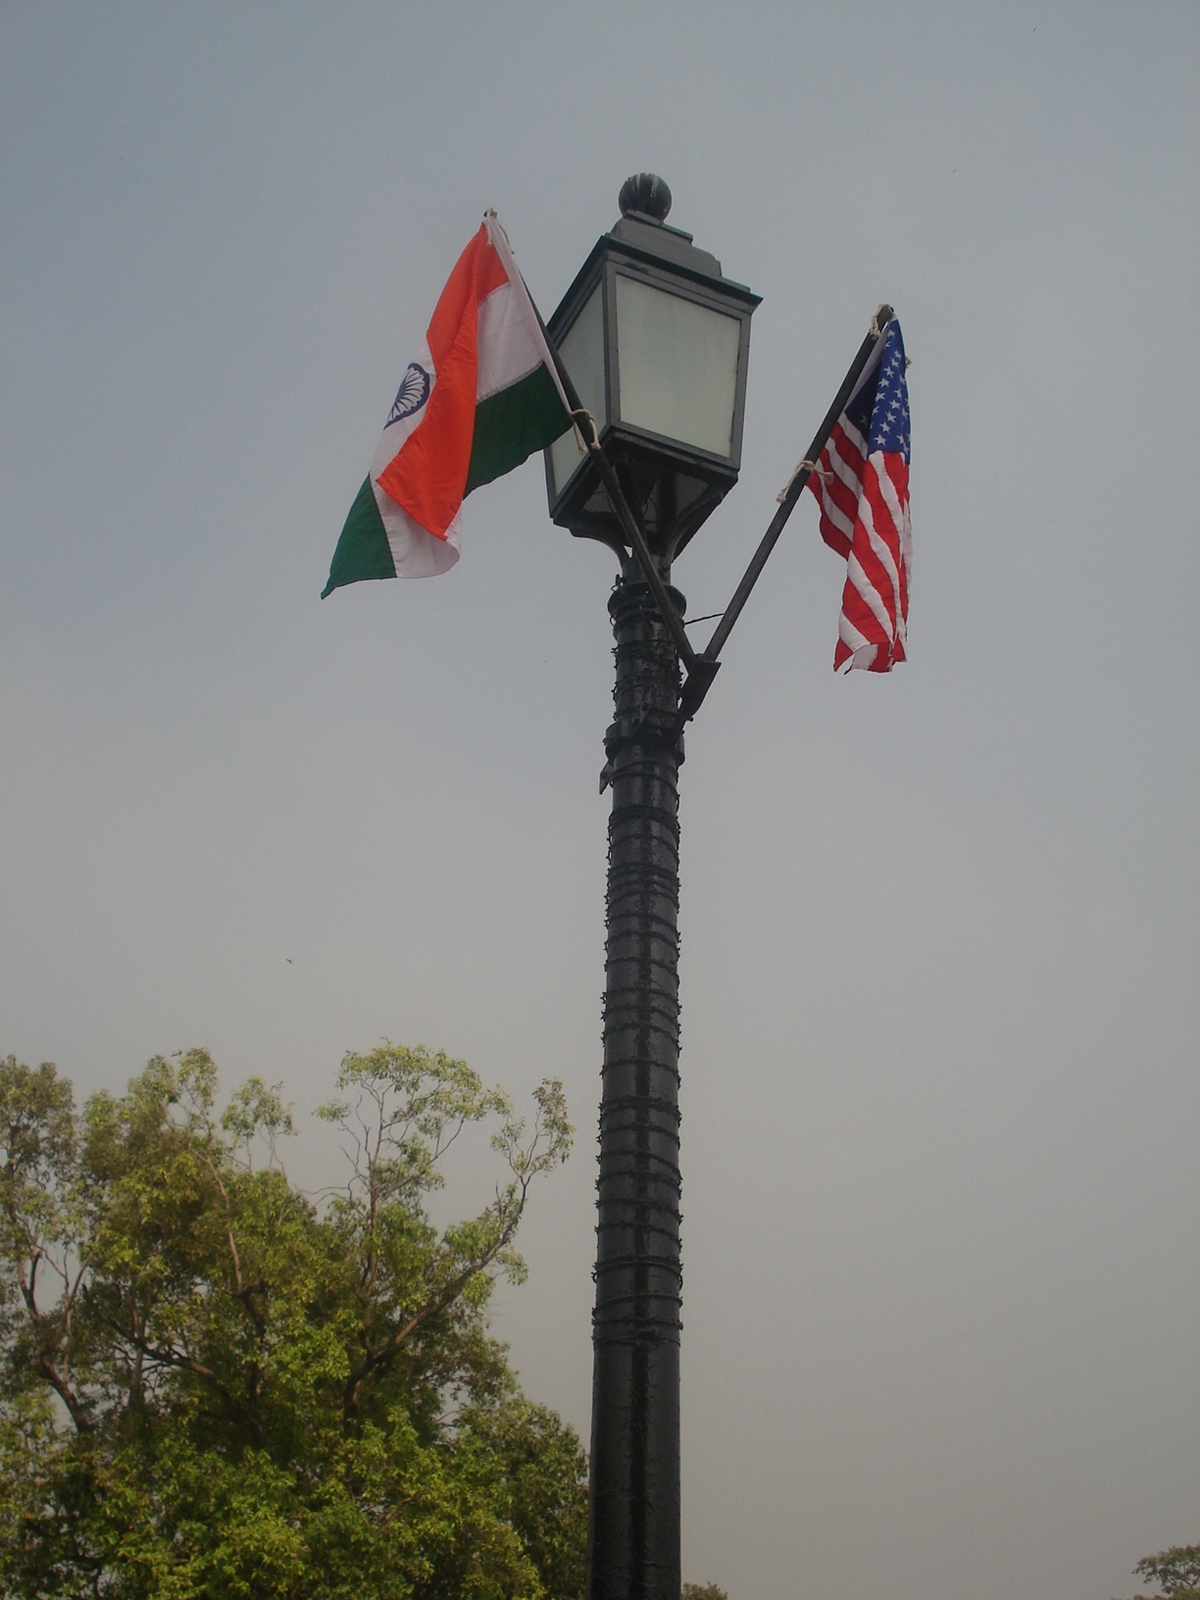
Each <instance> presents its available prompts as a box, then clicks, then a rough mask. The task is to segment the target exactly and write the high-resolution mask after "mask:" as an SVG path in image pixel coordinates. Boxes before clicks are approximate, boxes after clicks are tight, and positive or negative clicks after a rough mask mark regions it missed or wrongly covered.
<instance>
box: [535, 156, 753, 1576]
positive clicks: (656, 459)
mask: <svg viewBox="0 0 1200 1600" xmlns="http://www.w3.org/2000/svg"><path fill="white" fill-rule="evenodd" d="M670 203H671V197H670V192H669V191H668V189H667V186H666V184H664V183H663V182H662V180H661V179H660V178H656V177H654V176H652V175H651V174H647V173H643V174H641V175H640V176H638V177H637V178H631V179H629V180H628V182H627V183H626V184H625V185H624V186H623V188H622V190H621V196H620V207H621V213H622V215H621V220H620V221H619V222H618V223H617V224H616V226H615V227H614V228H613V229H612V231H611V232H610V233H607V234H605V235H604V236H603V237H602V238H601V239H600V240H599V241H598V242H597V244H596V246H595V248H594V249H593V250H592V252H591V254H590V255H589V257H588V259H587V261H586V262H585V263H584V265H583V267H582V268H581V269H580V271H579V274H578V275H577V277H576V279H575V282H574V283H573V284H572V285H571V288H570V289H569V290H568V291H567V294H566V296H565V297H564V299H563V301H562V303H561V304H560V305H559V307H558V309H557V310H556V311H555V313H554V315H553V317H551V319H550V322H549V324H548V333H549V336H550V341H551V344H552V345H553V346H554V347H555V348H556V350H557V351H558V354H559V357H560V360H561V364H562V367H563V368H564V369H565V375H567V376H569V378H570V379H571V380H573V387H574V389H575V390H576V392H577V397H578V399H579V401H580V402H581V405H582V407H583V408H584V409H586V411H587V412H588V413H590V418H591V419H593V421H594V437H596V438H598V440H599V443H600V445H601V446H602V447H603V456H600V455H599V454H598V453H587V452H581V451H580V449H579V447H578V444H577V442H576V438H575V435H574V433H568V434H566V435H564V436H563V437H562V438H561V439H559V440H558V441H556V443H555V444H553V445H552V446H551V447H550V448H549V449H548V450H547V451H546V482H547V492H548V496H549V501H550V514H551V516H552V518H553V519H554V521H555V522H556V523H557V524H559V525H560V526H562V527H565V528H568V529H569V530H570V531H571V532H572V533H573V534H576V535H578V536H580V537H586V538H595V539H600V540H602V541H604V542H605V543H606V544H608V545H610V546H611V547H612V548H613V550H614V551H615V552H616V554H617V556H618V559H619V561H620V564H621V565H620V573H619V576H618V578H617V580H616V584H615V586H614V589H613V593H612V597H611V599H610V600H609V612H610V614H611V617H612V622H613V632H614V634H615V637H616V688H615V691H614V720H613V722H612V724H611V726H610V727H609V728H608V730H607V732H606V734H605V740H604V747H605V755H606V758H607V760H606V765H605V768H604V773H603V775H602V778H601V788H602V789H603V788H604V787H606V786H608V785H611V787H612V792H613V793H612V815H611V819H610V822H609V835H608V838H609V844H608V895H607V938H606V943H605V992H604V1028H603V1034H604V1062H603V1087H602V1095H601V1106H600V1175H599V1180H598V1184H597V1190H598V1197H597V1208H598V1225H597V1230H596V1233H597V1249H596V1274H595V1279H596V1299H595V1310H594V1312H593V1319H592V1343H593V1370H592V1431H591V1479H590V1488H589V1519H588V1521H589V1532H588V1586H589V1600H678V1597H679V1592H680V1558H679V1335H680V1305H681V1286H682V1276H681V1270H680V1247H679V1220H680V1213H679V1198H680V1172H679V937H678V911H679V818H678V779H679V768H680V766H681V765H682V762H683V737H682V722H681V718H680V704H681V702H680V691H681V670H680V668H681V658H682V661H683V663H684V665H685V666H687V667H688V668H689V671H691V672H694V673H695V674H696V681H697V682H700V681H702V680H703V677H704V673H703V670H702V669H703V667H704V663H703V662H702V661H698V659H697V657H696V656H695V654H694V652H692V651H691V649H690V646H689V645H688V643H687V639H686V635H685V634H684V633H683V628H682V617H683V611H684V599H683V596H682V595H681V594H680V593H679V592H678V591H677V590H676V589H674V588H672V587H671V586H670V579H671V564H672V561H673V559H674V557H675V556H676V555H677V554H678V552H679V551H680V550H681V549H682V548H683V546H684V545H685V544H686V543H687V542H688V540H689V539H690V538H691V537H692V535H693V534H694V533H695V532H696V530H697V529H698V528H699V527H700V525H701V523H703V521H704V520H705V518H706V517H707V516H708V515H709V514H710V513H711V512H712V511H713V510H714V508H715V507H716V506H717V505H718V504H719V503H720V501H721V500H722V498H723V497H724V495H725V494H726V493H727V492H728V490H729V489H731V488H732V487H733V485H734V483H736V481H737V475H738V468H739V465H740V460H741V439H742V416H743V409H744V401H745V390H746V366H747V359H748V356H749V345H750V317H751V314H752V312H753V310H754V308H755V306H756V305H757V304H758V303H759V297H758V296H757V295H755V294H752V293H751V291H750V290H749V289H747V288H745V287H744V286H743V285H742V284H738V283H734V282H732V281H731V280H729V279H727V278H725V277H724V276H723V275H722V272H721V266H720V263H719V262H718V261H717V260H716V259H715V257H713V256H711V255H709V254H708V253H707V252H706V251H703V250H698V249H697V248H696V247H695V246H694V245H693V244H692V239H691V235H690V234H686V233H683V232H681V231H680V230H679V229H676V228H672V227H669V226H668V225H667V223H666V221H665V218H666V216H667V213H668V211H669V209H670ZM572 398H573V399H574V398H575V397H574V396H573V397H572ZM590 425H591V424H589V426H590ZM631 512H632V520H631V518H630V513H631ZM711 671H715V664H714V665H712V667H711ZM701 692H702V691H701Z"/></svg>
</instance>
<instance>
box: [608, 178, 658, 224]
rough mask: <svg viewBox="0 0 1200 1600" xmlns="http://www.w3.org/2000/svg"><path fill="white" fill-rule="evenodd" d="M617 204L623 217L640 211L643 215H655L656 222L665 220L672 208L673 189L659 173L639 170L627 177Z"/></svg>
mask: <svg viewBox="0 0 1200 1600" xmlns="http://www.w3.org/2000/svg"><path fill="white" fill-rule="evenodd" d="M617 204H618V205H619V206H620V208H621V215H622V216H623V217H627V216H628V215H629V213H630V212H631V211H640V212H641V214H642V216H644V217H653V218H654V220H655V222H665V221H666V217H667V212H668V211H670V209H671V191H670V189H668V188H667V186H666V184H665V183H664V182H663V180H662V179H661V178H660V177H659V176H658V174H657V173H654V172H639V173H636V174H635V175H634V176H633V177H632V178H626V179H625V182H624V183H623V184H622V185H621V193H620V195H619V196H618V198H617Z"/></svg>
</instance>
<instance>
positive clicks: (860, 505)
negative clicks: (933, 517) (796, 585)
mask: <svg viewBox="0 0 1200 1600" xmlns="http://www.w3.org/2000/svg"><path fill="white" fill-rule="evenodd" d="M907 364H908V363H907V362H906V361H905V358H904V340H903V338H902V337H901V334H900V324H899V323H898V322H897V321H896V320H895V319H894V318H893V319H892V321H891V322H889V323H888V325H887V330H886V332H885V333H884V335H883V336H882V337H881V338H880V340H879V342H878V343H877V344H876V346H875V349H874V352H873V353H872V357H871V360H870V361H868V363H867V365H866V368H865V369H864V371H863V375H862V377H861V378H860V379H859V380H858V384H857V386H856V387H855V389H854V392H853V393H852V394H851V396H850V399H849V401H848V403H847V405H846V409H845V411H843V412H842V414H841V416H840V417H839V418H838V420H837V424H836V426H835V427H834V430H833V432H832V434H831V435H830V436H829V443H828V444H827V445H826V446H825V448H824V450H822V452H821V458H820V460H819V461H818V462H817V466H816V471H815V472H814V473H813V475H812V476H811V477H810V478H809V480H808V487H809V488H810V489H811V490H812V491H813V493H814V494H815V495H816V497H817V500H818V502H819V503H820V506H821V537H822V538H823V539H824V541H825V543H826V544H827V545H828V546H829V547H830V549H832V550H836V551H837V553H838V555H840V556H842V557H844V559H845V562H846V587H845V588H844V590H843V591H842V614H841V618H840V619H839V622H838V642H837V649H836V650H835V651H834V654H833V670H834V671H835V672H837V671H839V670H840V669H841V668H842V667H845V668H846V670H847V672H849V671H851V670H852V669H853V668H854V667H863V668H865V669H866V670H867V671H868V672H890V671H891V670H892V667H893V666H894V665H895V664H896V662H897V661H903V660H904V659H905V653H904V643H905V634H906V629H907V624H908V585H909V579H910V577H911V575H912V524H911V523H910V521H909V515H908V462H909V453H910V452H909V419H908V382H907V380H906V379H905V376H904V369H905V367H906V366H907Z"/></svg>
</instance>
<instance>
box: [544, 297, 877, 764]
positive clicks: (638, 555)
mask: <svg viewBox="0 0 1200 1600" xmlns="http://www.w3.org/2000/svg"><path fill="white" fill-rule="evenodd" d="M535 313H536V308H535ZM895 314H896V313H895V312H894V311H893V309H892V307H891V306H890V305H888V304H887V303H886V302H885V303H884V304H883V305H881V306H880V307H879V308H878V310H877V311H876V312H875V315H874V316H873V317H872V318H871V328H870V332H869V333H868V334H867V336H866V338H865V339H864V340H863V342H862V344H861V345H860V346H859V348H858V353H857V355H856V356H855V357H854V360H853V361H852V362H851V363H850V368H849V370H848V372H847V373H846V376H845V377H844V378H843V379H842V384H841V387H840V388H839V390H838V392H837V394H836V395H835V396H834V399H833V403H832V404H831V405H830V407H829V410H828V411H827V412H826V413H825V418H824V421H823V422H822V423H821V426H820V427H819V428H818V429H817V432H816V434H815V436H814V438H813V441H812V443H811V444H810V445H809V447H808V449H807V450H806V451H805V453H804V455H803V457H802V458H801V460H800V464H799V466H798V467H797V468H796V470H795V471H794V472H793V473H792V476H791V477H790V478H789V480H788V482H787V485H786V487H785V488H784V490H783V492H782V493H781V494H780V495H779V497H778V498H779V509H778V510H777V511H776V513H775V515H774V516H773V517H772V518H771V522H770V526H769V527H768V528H767V531H766V533H764V534H763V536H762V539H761V540H760V541H759V545H758V549H757V550H755V552H754V554H753V555H752V556H751V557H750V563H749V565H748V566H747V568H746V570H745V572H744V573H743V574H742V580H741V582H740V583H739V584H738V586H737V588H736V589H735V590H734V593H733V598H732V599H731V600H730V602H729V604H728V605H727V606H726V607H725V610H724V611H723V612H722V613H721V614H720V618H721V620H720V621H719V622H718V623H717V625H716V627H715V628H714V629H713V634H712V638H711V639H710V640H709V641H708V643H707V645H705V647H704V649H703V650H701V651H697V650H695V649H694V648H693V646H692V642H691V640H690V639H689V638H688V636H687V633H686V631H685V628H684V622H683V618H682V617H681V616H680V615H679V612H678V611H677V610H676V609H675V607H674V606H673V605H672V604H671V600H670V596H669V595H668V593H667V586H666V584H665V583H664V582H663V579H662V574H661V573H660V572H659V570H658V567H657V566H656V565H655V561H654V557H653V555H651V553H650V547H649V545H648V544H647V543H646V536H645V534H644V533H643V532H642V529H641V526H640V525H639V523H638V520H637V518H636V517H635V516H634V514H633V511H632V509H631V507H630V505H629V502H628V500H627V499H626V498H625V491H624V490H623V489H622V487H621V483H620V480H619V479H618V477H617V474H616V472H615V471H614V469H613V465H612V463H611V462H610V461H609V459H608V457H607V456H606V455H605V453H604V446H603V445H602V444H601V443H600V434H599V429H598V428H597V427H596V419H595V418H594V417H593V416H592V414H591V412H590V411H588V410H587V408H586V407H585V406H584V405H583V403H582V401H581V400H580V398H579V394H578V392H577V390H576V388H575V385H574V384H573V383H572V382H571V375H570V373H569V372H568V371H567V369H566V367H565V366H564V365H563V362H562V359H561V357H560V355H559V353H558V351H557V350H556V349H555V347H554V346H553V344H551V343H550V341H549V338H548V337H547V340H546V343H547V348H548V349H549V351H550V353H551V355H552V357H553V359H554V365H555V367H556V368H557V369H558V376H559V380H560V381H561V383H562V386H563V392H564V393H565V394H566V396H567V400H568V402H569V405H570V416H571V421H572V423H573V424H574V426H575V428H576V431H577V432H578V434H579V437H580V439H581V440H582V441H583V445H584V448H585V449H586V450H587V451H588V452H589V453H590V454H591V456H592V457H593V458H594V460H595V462H596V465H597V467H598V469H599V472H600V478H601V481H602V482H603V484H604V487H605V489H606V490H607V492H608V497H609V501H610V503H611V505H612V507H613V510H614V511H615V512H616V514H617V519H618V521H619V522H620V524H621V529H622V531H623V533H624V534H625V537H626V539H628V541H629V548H630V550H631V551H632V552H633V556H634V559H635V560H636V561H637V564H638V566H639V567H640V569H641V573H642V576H643V577H644V578H645V580H646V585H647V587H648V588H649V590H650V593H651V594H652V595H653V597H654V601H655V604H656V605H657V607H658V610H659V614H660V615H661V617H662V620H663V623H664V625H665V627H666V629H667V632H668V633H669V634H670V635H671V639H672V641H673V643H674V645H675V648H676V650H677V651H678V652H679V660H680V663H681V665H682V666H683V669H684V678H683V685H682V687H681V689H680V694H679V708H678V710H677V711H676V713H675V716H674V717H673V718H669V719H666V720H664V719H663V718H662V715H661V713H659V712H654V713H647V715H646V716H644V717H642V718H641V719H640V721H639V722H637V723H636V724H635V725H634V726H632V727H631V728H629V729H625V728H621V729H619V730H618V729H617V728H616V727H615V726H614V728H613V729H610V733H611V734H613V735H614V737H617V738H619V739H620V740H621V742H625V741H626V740H629V741H636V740H639V739H641V740H644V739H645V738H647V737H653V738H654V739H655V741H656V742H657V741H658V740H659V739H661V740H663V741H665V742H667V743H670V744H674V743H675V742H676V741H677V740H678V739H679V738H680V737H681V736H682V734H683V730H684V727H685V726H686V725H687V723H689V722H690V721H691V720H692V718H693V717H694V716H695V715H696V713H697V711H699V709H700V707H701V706H702V705H703V703H704V699H705V696H706V695H707V694H708V691H709V690H710V689H711V688H712V685H713V679H714V678H715V677H716V675H717V673H718V672H719V671H720V668H721V662H720V660H719V659H718V658H719V656H720V654H721V650H722V649H723V647H724V644H725V641H726V639H728V637H729V635H730V634H731V633H732V631H733V625H734V623H735V622H736V621H737V619H738V618H739V617H740V616H741V614H742V610H743V608H744V607H745V604H746V601H747V600H748V599H749V598H750V594H751V591H752V590H753V588H754V585H755V584H756V583H757V582H758V580H759V578H760V577H761V576H762V570H763V568H764V567H765V566H766V564H767V561H768V559H769V557H770V554H771V552H772V550H774V548H775V545H776V544H777V542H778V540H779V535H780V534H781V533H782V532H783V530H784V526H785V524H786V523H787V520H788V518H789V517H790V516H791V514H792V512H793V511H794V510H795V509H796V504H797V502H798V501H799V499H800V495H801V493H802V492H803V490H804V487H805V485H806V484H807V482H808V480H809V478H810V477H811V476H812V474H813V473H814V472H816V471H818V470H819V469H818V467H817V462H818V461H819V460H820V458H821V452H822V450H824V448H825V446H826V445H827V444H828V442H829V436H830V434H831V433H832V432H833V430H834V428H835V427H836V426H837V420H838V418H839V417H840V416H841V414H842V412H843V411H844V410H845V409H846V405H847V402H848V401H849V399H850V396H851V394H852V393H853V390H854V386H855V385H856V384H857V382H858V380H859V378H860V377H861V376H862V373H863V369H864V368H865V367H866V365H867V362H868V361H869V360H870V359H871V353H872V351H873V350H874V349H875V346H876V345H877V344H878V343H879V341H880V339H882V338H883V337H884V335H885V334H886V332H887V328H888V324H889V323H890V322H891V320H892V318H893V317H894V316H895ZM538 322H539V323H541V316H540V315H538ZM542 331H543V333H545V324H544V323H543V324H542ZM606 742H607V741H606ZM611 770H612V761H611V757H610V759H609V760H608V761H607V762H606V763H605V766H604V770H603V771H602V772H601V774H600V792H601V794H603V793H604V790H605V789H606V788H607V786H608V781H609V777H610V775H611Z"/></svg>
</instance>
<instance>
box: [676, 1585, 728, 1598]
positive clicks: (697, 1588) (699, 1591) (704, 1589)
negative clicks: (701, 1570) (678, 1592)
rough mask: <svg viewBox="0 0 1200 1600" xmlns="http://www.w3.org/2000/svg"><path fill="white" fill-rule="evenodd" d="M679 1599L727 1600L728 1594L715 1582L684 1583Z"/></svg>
mask: <svg viewBox="0 0 1200 1600" xmlns="http://www.w3.org/2000/svg"><path fill="white" fill-rule="evenodd" d="M681 1600H729V1596H728V1595H727V1594H726V1593H725V1591H724V1589H722V1588H720V1587H719V1586H718V1585H717V1584H715V1583H685V1584H684V1586H683V1594H682V1597H681Z"/></svg>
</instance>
